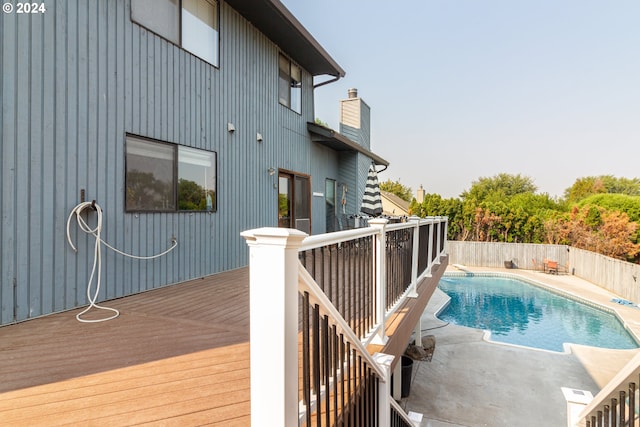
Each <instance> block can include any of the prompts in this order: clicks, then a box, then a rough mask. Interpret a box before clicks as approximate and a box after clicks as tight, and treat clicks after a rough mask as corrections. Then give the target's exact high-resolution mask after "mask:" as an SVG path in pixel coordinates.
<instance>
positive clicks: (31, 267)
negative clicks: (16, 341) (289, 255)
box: [0, 0, 340, 324]
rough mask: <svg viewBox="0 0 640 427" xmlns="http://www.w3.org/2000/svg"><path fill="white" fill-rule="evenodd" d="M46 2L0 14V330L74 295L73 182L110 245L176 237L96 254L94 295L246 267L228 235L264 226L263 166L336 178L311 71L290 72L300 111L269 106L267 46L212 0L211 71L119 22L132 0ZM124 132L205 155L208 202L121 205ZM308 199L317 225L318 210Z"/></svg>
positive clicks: (266, 181) (267, 203)
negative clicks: (317, 117)
mask: <svg viewBox="0 0 640 427" xmlns="http://www.w3.org/2000/svg"><path fill="white" fill-rule="evenodd" d="M45 4H46V8H47V10H46V12H45V13H42V14H33V15H18V14H15V13H14V14H0V24H1V25H0V28H1V31H2V33H1V37H2V40H3V42H2V47H1V48H0V49H1V51H0V61H1V65H2V70H3V72H2V84H1V86H0V98H1V99H2V115H1V116H0V125H1V128H2V134H1V135H2V147H1V156H2V162H0V163H1V164H0V176H1V178H2V183H1V186H0V209H1V214H2V217H1V221H2V223H1V225H2V226H1V227H0V241H2V242H3V244H2V246H1V249H0V251H1V252H0V284H1V288H0V307H1V309H2V312H1V319H0V324H7V323H12V322H15V321H20V320H25V319H29V318H33V317H37V316H41V315H44V314H48V313H52V312H58V311H62V310H66V309H70V308H74V307H78V306H83V305H85V304H87V298H86V292H87V281H88V279H89V274H90V270H91V266H92V263H93V242H94V239H93V237H90V236H88V235H86V234H84V233H82V232H80V231H79V229H78V227H77V226H76V224H75V221H73V222H72V226H71V237H72V239H73V241H74V242H75V244H76V246H77V247H78V253H77V254H76V253H75V252H73V251H72V250H71V248H70V247H69V246H68V244H67V241H66V221H67V217H68V215H69V213H70V211H71V209H72V208H73V207H74V206H76V205H77V204H78V203H79V202H80V192H81V190H85V193H86V199H87V200H89V201H90V200H93V199H95V200H96V202H97V203H98V204H99V205H100V206H101V207H102V209H103V221H104V224H103V226H104V228H103V232H102V237H103V238H104V240H105V241H107V242H108V243H109V244H111V245H113V246H115V247H116V248H118V249H120V250H122V251H124V252H127V253H131V254H135V255H152V254H155V253H159V252H162V251H164V250H165V249H167V248H168V247H169V246H170V244H171V240H172V238H173V237H175V238H176V239H177V242H178V246H177V248H176V249H175V250H174V251H172V252H171V253H169V254H168V255H166V256H165V257H162V258H159V259H156V260H152V261H140V260H132V259H129V258H124V257H122V256H120V255H117V254H115V253H113V252H112V251H109V250H107V249H106V248H104V247H103V256H102V258H103V264H102V275H101V281H102V284H101V290H100V295H99V298H98V300H99V301H102V300H106V299H112V298H116V297H120V296H124V295H130V294H135V293H138V292H142V291H144V290H147V289H152V288H156V287H161V286H164V285H168V284H172V283H178V282H182V281H186V280H189V279H193V278H197V277H202V276H205V275H209V274H213V273H216V272H220V271H224V270H229V269H234V268H238V267H241V266H244V265H246V263H247V249H246V244H245V242H244V240H243V239H242V238H241V237H240V234H239V233H240V232H241V231H242V230H246V229H252V228H256V227H263V226H277V174H275V175H269V173H268V169H269V168H270V167H273V168H275V169H276V170H277V169H278V168H283V169H287V170H291V171H295V172H298V173H302V174H309V175H311V176H312V178H311V180H312V190H313V191H322V192H323V191H324V179H325V178H326V177H329V178H333V179H336V180H339V177H338V168H339V166H340V165H339V161H338V155H337V154H336V153H335V152H334V151H333V150H330V149H326V148H324V147H318V146H316V145H315V144H313V143H311V142H310V139H309V135H308V132H307V130H306V123H307V122H308V121H313V117H314V114H313V93H312V90H313V89H312V77H311V75H310V74H309V73H308V72H306V71H304V70H303V94H302V113H301V114H297V113H295V112H294V111H292V110H290V109H288V108H287V107H284V106H282V105H280V104H279V102H278V53H279V49H278V47H277V46H276V45H275V44H274V43H272V42H271V41H270V40H269V39H268V38H267V37H266V36H264V35H263V34H262V33H261V32H259V31H258V30H257V29H256V28H255V27H253V26H252V25H251V24H250V23H249V22H248V21H247V20H245V19H244V18H243V17H242V16H240V15H239V14H238V13H237V12H236V11H235V10H234V9H232V8H231V7H229V6H228V5H226V4H225V3H224V2H221V4H220V61H219V63H220V66H219V68H216V67H213V66H211V65H210V64H207V63H205V62H204V61H202V60H200V59H199V58H197V57H196V56H194V55H192V54H190V53H189V52H187V51H185V50H183V49H181V48H180V47H178V46H175V45H173V44H171V43H170V42H168V41H166V40H165V39H163V38H161V37H159V36H157V35H156V34H154V33H152V32H150V31H148V30H146V29H145V28H143V27H141V26H139V25H138V24H136V23H134V22H132V21H131V19H130V4H129V1H125V0H122V1H96V0H93V1H72V0H69V1H64V0H61V1H56V2H53V1H50V2H49V1H48V2H46V3H45ZM228 122H231V123H233V124H234V126H235V129H236V130H235V132H233V133H230V132H228V131H227V123H228ZM126 133H132V134H136V135H140V136H143V137H149V138H155V139H159V140H162V141H167V142H171V143H175V144H181V145H185V146H189V147H194V148H201V149H206V150H213V151H215V152H216V153H217V162H218V164H217V211H216V212H213V213H208V212H176V213H128V212H125V207H124V201H125V195H124V191H125V182H124V177H125V173H124V159H125V154H124V145H125V134H126ZM257 133H261V134H262V135H263V141H262V142H258V141H257V140H256V134H257ZM311 159H313V162H312V160H311ZM316 159H320V160H319V161H316ZM322 202H323V203H324V201H322ZM312 203H313V206H312V215H313V217H312V227H313V231H314V232H315V233H320V232H323V231H324V215H325V214H324V204H322V205H321V204H320V200H316V198H312ZM95 216H96V215H95V214H91V213H88V214H87V218H88V221H89V223H90V224H95Z"/></svg>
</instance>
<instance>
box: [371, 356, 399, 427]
mask: <svg viewBox="0 0 640 427" xmlns="http://www.w3.org/2000/svg"><path fill="white" fill-rule="evenodd" d="M393 359H394V357H393V356H392V355H390V354H385V353H375V354H374V355H373V360H375V361H376V363H377V364H378V366H379V367H380V369H381V370H382V372H384V378H381V379H380V380H381V381H380V385H379V389H378V411H379V412H378V420H380V425H381V426H384V425H387V424H388V423H389V420H390V419H391V364H392V363H393ZM396 382H397V383H399V381H396Z"/></svg>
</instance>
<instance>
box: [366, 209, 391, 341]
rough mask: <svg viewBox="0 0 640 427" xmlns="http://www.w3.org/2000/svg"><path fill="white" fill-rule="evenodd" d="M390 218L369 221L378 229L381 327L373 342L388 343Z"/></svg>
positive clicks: (378, 282) (376, 255) (378, 279)
mask: <svg viewBox="0 0 640 427" xmlns="http://www.w3.org/2000/svg"><path fill="white" fill-rule="evenodd" d="M388 222H389V220H387V219H384V218H375V219H372V220H370V221H369V226H370V227H373V228H376V229H378V233H376V237H375V239H376V240H375V243H376V245H375V246H376V247H375V251H374V257H375V269H376V271H375V280H376V317H377V319H378V323H379V324H380V327H379V328H378V330H377V333H376V336H375V337H374V338H373V339H372V340H371V343H372V344H380V345H384V344H386V342H387V340H388V338H387V334H386V332H385V323H386V319H385V317H386V316H385V315H386V312H387V251H386V248H387V235H386V230H385V228H386V227H387V223H388Z"/></svg>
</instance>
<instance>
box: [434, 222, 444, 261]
mask: <svg viewBox="0 0 640 427" xmlns="http://www.w3.org/2000/svg"><path fill="white" fill-rule="evenodd" d="M436 220H437V221H438V231H437V233H438V235H437V236H436V237H437V239H436V244H437V246H436V254H438V256H437V257H436V260H435V261H434V264H440V255H441V254H440V252H441V251H440V246H441V244H442V242H441V239H442V217H439V216H437V217H436Z"/></svg>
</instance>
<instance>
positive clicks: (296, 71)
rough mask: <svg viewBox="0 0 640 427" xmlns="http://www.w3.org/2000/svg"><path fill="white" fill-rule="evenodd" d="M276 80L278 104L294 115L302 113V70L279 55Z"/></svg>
mask: <svg viewBox="0 0 640 427" xmlns="http://www.w3.org/2000/svg"><path fill="white" fill-rule="evenodd" d="M278 63H279V74H278V75H279V79H278V98H279V100H280V104H282V105H284V106H287V107H289V108H291V109H292V110H293V111H295V112H296V113H301V112H302V69H301V68H300V67H298V66H297V65H295V64H294V63H292V62H291V61H290V60H289V58H287V57H286V56H284V55H282V54H281V55H280V57H279V60H278Z"/></svg>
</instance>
